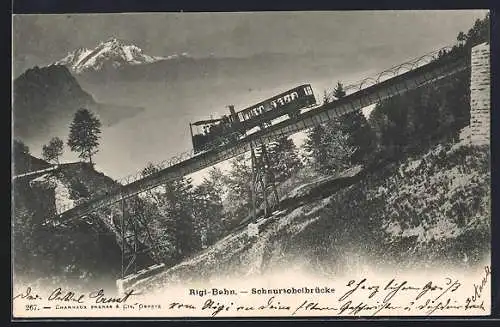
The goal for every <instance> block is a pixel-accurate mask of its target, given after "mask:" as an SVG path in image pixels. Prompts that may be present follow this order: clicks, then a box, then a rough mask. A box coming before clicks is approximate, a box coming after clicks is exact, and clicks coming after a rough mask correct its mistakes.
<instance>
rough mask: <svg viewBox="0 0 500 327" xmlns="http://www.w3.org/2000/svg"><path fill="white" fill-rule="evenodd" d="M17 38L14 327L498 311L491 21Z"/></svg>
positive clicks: (421, 13)
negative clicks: (76, 320)
mask: <svg viewBox="0 0 500 327" xmlns="http://www.w3.org/2000/svg"><path fill="white" fill-rule="evenodd" d="M12 26H13V53H12V68H13V70H12V71H13V76H12V81H13V102H12V118H13V120H12V122H13V123H12V134H13V137H12V142H13V143H12V144H13V153H12V167H13V170H12V172H13V175H12V194H13V196H12V208H13V210H12V216H11V220H12V239H11V242H12V280H13V289H12V303H13V307H12V308H13V309H12V310H13V311H12V315H13V318H17V319H24V318H61V317H64V318H72V317H87V318H102V317H114V318H116V317H119V318H130V317H143V318H147V317H156V318H180V317H201V318H211V319H212V318H220V317H249V318H252V317H286V318H291V317H312V316H316V317H343V318H346V317H374V316H398V317H401V316H419V317H422V316H488V315H490V314H491V277H492V269H491V260H490V259H491V256H490V254H491V199H490V193H491V165H490V107H491V104H490V93H491V92H490V74H491V72H490V15H489V11H487V10H456V11H453V10H415V11H322V12H315V11H309V12H308V11H303V12H299V11H295V12H219V13H210V12H204V13H201V12H199V13H195V12H192V13H174V12H168V13H167V12H164V13H122V14H16V15H13V16H12Z"/></svg>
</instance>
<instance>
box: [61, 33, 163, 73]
mask: <svg viewBox="0 0 500 327" xmlns="http://www.w3.org/2000/svg"><path fill="white" fill-rule="evenodd" d="M164 59H166V58H164V57H157V56H150V55H146V54H144V53H143V51H142V49H141V48H139V47H138V46H136V45H134V44H132V43H129V42H126V41H123V40H120V39H117V38H115V37H111V38H109V39H108V40H106V41H103V42H100V43H99V45H98V46H97V47H95V48H94V49H87V48H78V49H76V50H74V51H72V52H69V53H68V54H67V55H66V57H64V58H63V59H61V60H59V61H57V62H56V63H55V64H56V65H65V66H67V67H69V68H71V70H72V71H73V72H75V73H77V74H78V73H82V72H85V71H99V70H101V69H102V68H103V66H104V65H107V64H111V65H112V66H113V67H115V68H117V67H120V66H123V65H140V64H147V63H152V62H155V61H158V60H164Z"/></svg>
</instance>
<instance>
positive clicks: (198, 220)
mask: <svg viewBox="0 0 500 327" xmlns="http://www.w3.org/2000/svg"><path fill="white" fill-rule="evenodd" d="M221 178H222V172H221V171H220V170H219V169H216V168H213V169H212V170H210V172H209V177H208V178H205V179H204V180H203V182H202V183H201V184H200V185H198V186H197V187H196V188H195V190H194V204H195V206H194V208H195V214H194V225H195V231H196V234H197V237H199V239H200V242H201V245H202V246H208V245H210V244H213V243H214V242H215V241H216V240H217V239H218V238H219V237H220V236H221V235H222V233H223V230H224V228H223V218H224V212H223V211H224V210H223V209H224V207H223V204H222V196H223V194H222V193H223V190H222V179H221Z"/></svg>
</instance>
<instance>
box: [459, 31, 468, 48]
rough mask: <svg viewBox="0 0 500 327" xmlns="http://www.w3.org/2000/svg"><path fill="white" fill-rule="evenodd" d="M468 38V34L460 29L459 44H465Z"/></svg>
mask: <svg viewBox="0 0 500 327" xmlns="http://www.w3.org/2000/svg"><path fill="white" fill-rule="evenodd" d="M466 40H467V36H466V35H465V33H464V32H462V31H460V33H458V36H457V41H458V44H459V45H463V44H464V43H465V41H466Z"/></svg>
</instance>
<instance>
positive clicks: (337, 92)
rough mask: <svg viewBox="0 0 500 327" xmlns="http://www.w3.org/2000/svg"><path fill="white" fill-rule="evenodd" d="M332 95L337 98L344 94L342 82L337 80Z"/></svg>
mask: <svg viewBox="0 0 500 327" xmlns="http://www.w3.org/2000/svg"><path fill="white" fill-rule="evenodd" d="M333 96H334V97H336V98H337V99H340V98H343V97H345V96H346V93H345V90H344V86H343V85H342V83H341V82H340V81H339V82H337V86H336V87H335V90H333Z"/></svg>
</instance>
